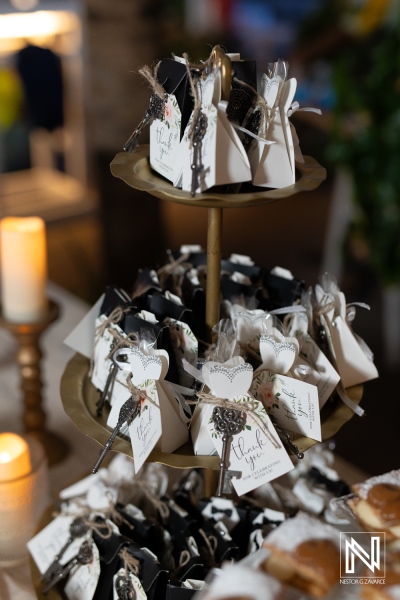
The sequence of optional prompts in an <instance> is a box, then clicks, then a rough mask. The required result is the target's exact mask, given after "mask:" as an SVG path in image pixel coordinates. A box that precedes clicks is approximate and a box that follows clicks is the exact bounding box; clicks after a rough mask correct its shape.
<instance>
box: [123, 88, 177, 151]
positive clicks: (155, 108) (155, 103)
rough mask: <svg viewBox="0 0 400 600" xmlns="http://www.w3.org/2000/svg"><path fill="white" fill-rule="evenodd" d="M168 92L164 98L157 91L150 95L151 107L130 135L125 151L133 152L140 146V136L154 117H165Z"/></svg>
mask: <svg viewBox="0 0 400 600" xmlns="http://www.w3.org/2000/svg"><path fill="white" fill-rule="evenodd" d="M167 96H168V95H167V94H165V95H164V98H161V97H160V96H159V95H158V94H156V93H155V92H153V93H152V95H151V96H150V103H149V107H148V109H147V111H146V114H145V115H144V117H143V119H142V120H141V121H140V123H139V125H138V126H137V127H136V129H135V131H134V132H133V133H132V135H131V136H130V138H129V140H128V141H127V142H126V144H125V146H124V148H123V149H124V150H125V152H132V150H134V149H135V148H137V147H138V146H139V142H138V137H139V135H140V134H141V133H142V131H143V129H144V128H145V127H146V125H150V124H151V123H152V122H153V121H154V119H160V121H162V120H163V119H164V110H165V103H166V101H167Z"/></svg>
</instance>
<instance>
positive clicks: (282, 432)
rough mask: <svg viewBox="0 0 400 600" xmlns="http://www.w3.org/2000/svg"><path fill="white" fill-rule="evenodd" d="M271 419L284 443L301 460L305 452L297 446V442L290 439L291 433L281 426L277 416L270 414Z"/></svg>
mask: <svg viewBox="0 0 400 600" xmlns="http://www.w3.org/2000/svg"><path fill="white" fill-rule="evenodd" d="M270 418H271V421H272V423H273V425H274V427H275V431H276V433H277V434H278V436H279V439H280V440H281V442H282V444H283V445H284V446H285V447H286V448H287V449H289V450H290V451H291V452H293V454H295V455H296V456H297V458H298V459H299V460H301V459H302V458H304V452H300V450H299V449H298V447H297V446H296V444H294V443H293V442H292V440H291V439H290V436H289V434H288V433H287V432H286V431H285V430H284V429H282V428H281V427H279V425H278V422H277V420H276V418H275V417H274V416H273V415H271V416H270Z"/></svg>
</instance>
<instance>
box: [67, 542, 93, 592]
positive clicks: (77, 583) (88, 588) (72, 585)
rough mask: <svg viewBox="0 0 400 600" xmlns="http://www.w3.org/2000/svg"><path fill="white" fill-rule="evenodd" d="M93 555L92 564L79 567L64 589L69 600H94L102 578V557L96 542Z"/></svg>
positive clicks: (72, 573) (73, 572)
mask: <svg viewBox="0 0 400 600" xmlns="http://www.w3.org/2000/svg"><path fill="white" fill-rule="evenodd" d="M92 553H93V556H92V560H91V561H90V563H88V564H85V565H79V568H76V569H74V570H73V571H72V572H71V575H70V576H69V578H68V581H67V583H66V585H65V588H64V593H65V595H66V596H67V598H68V600H92V598H93V596H94V593H95V591H96V587H97V584H98V581H99V577H100V555H99V551H98V549H97V546H96V544H94V542H92Z"/></svg>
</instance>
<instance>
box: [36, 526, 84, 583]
mask: <svg viewBox="0 0 400 600" xmlns="http://www.w3.org/2000/svg"><path fill="white" fill-rule="evenodd" d="M88 531H89V525H88V523H87V522H86V521H85V520H84V519H83V518H82V517H76V518H75V519H74V520H73V521H72V523H71V524H70V526H69V538H68V539H67V541H66V542H65V544H64V546H62V548H61V549H60V550H59V551H58V552H57V554H56V555H55V557H54V559H53V562H52V563H51V564H50V565H49V566H48V567H47V569H46V571H45V572H44V573H43V575H42V576H41V578H40V580H41V581H44V582H45V583H47V582H49V581H50V580H51V578H52V577H53V574H54V573H55V571H57V569H59V568H60V560H61V558H62V557H63V555H64V553H65V551H66V550H67V548H68V547H69V546H70V545H71V544H72V542H73V541H74V540H75V539H76V538H80V537H83V536H84V535H85V534H86V533H87V532H88Z"/></svg>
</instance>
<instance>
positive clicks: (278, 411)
mask: <svg viewBox="0 0 400 600" xmlns="http://www.w3.org/2000/svg"><path fill="white" fill-rule="evenodd" d="M274 331H275V333H276V335H278V334H279V332H276V330H274ZM298 349H299V343H298V341H297V340H296V338H289V337H287V338H285V337H283V336H281V339H280V340H277V339H276V336H275V337H272V336H261V338H260V354H261V359H262V365H261V367H260V368H259V369H257V371H256V373H255V377H254V379H253V383H252V386H251V393H252V394H253V395H254V397H255V398H257V400H259V401H260V402H262V404H263V405H264V407H265V408H266V409H267V411H268V414H270V415H273V416H274V418H275V419H276V421H277V423H278V425H279V426H280V427H283V429H286V430H288V431H292V432H294V433H301V434H303V435H306V436H308V437H311V438H312V439H314V440H317V441H321V419H320V414H319V400H318V389H317V387H316V386H315V385H310V384H308V383H304V382H303V381H298V380H297V379H293V378H292V377H286V376H285V375H281V374H280V373H287V372H288V371H289V370H290V368H291V367H292V365H293V362H294V360H295V359H296V358H297V355H298Z"/></svg>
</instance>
